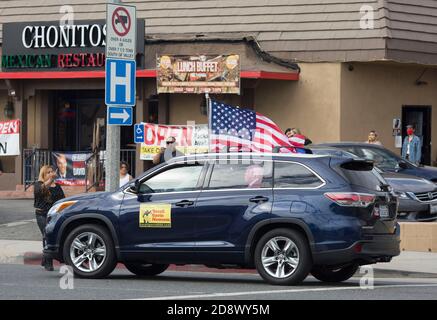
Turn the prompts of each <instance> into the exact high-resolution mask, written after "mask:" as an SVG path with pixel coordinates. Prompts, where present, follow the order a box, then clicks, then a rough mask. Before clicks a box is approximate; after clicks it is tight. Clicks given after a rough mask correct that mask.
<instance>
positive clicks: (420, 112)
mask: <svg viewBox="0 0 437 320" xmlns="http://www.w3.org/2000/svg"><path fill="white" fill-rule="evenodd" d="M409 124H410V125H413V126H415V128H416V135H417V136H418V137H419V138H420V141H421V143H422V160H421V163H422V164H425V165H430V164H431V106H403V107H402V139H404V138H405V136H406V135H407V128H406V126H407V125H409ZM402 141H403V140H402Z"/></svg>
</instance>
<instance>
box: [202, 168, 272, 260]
mask: <svg viewBox="0 0 437 320" xmlns="http://www.w3.org/2000/svg"><path fill="white" fill-rule="evenodd" d="M271 168H272V162H264V163H263V162H262V163H254V162H251V161H245V163H242V162H241V161H238V160H231V161H219V162H216V163H214V164H210V167H209V170H208V173H207V175H206V178H205V184H204V188H203V190H202V192H201V193H200V195H199V197H198V199H197V207H198V209H199V210H200V211H199V215H198V217H197V219H196V221H195V226H196V235H197V252H198V254H199V255H200V256H202V255H203V257H204V258H205V259H206V260H208V259H210V258H211V259H213V260H214V259H216V257H215V256H211V255H209V254H210V253H211V252H220V253H221V259H220V260H221V261H226V262H229V263H231V262H238V260H239V259H240V258H242V255H240V254H239V253H241V252H243V251H244V248H245V245H246V238H247V235H248V233H249V232H250V230H251V226H253V225H254V224H255V223H256V222H258V221H260V220H262V219H266V218H268V216H269V215H270V213H271V206H272V196H273V195H272V182H271V181H272V177H271V175H272V169H271Z"/></svg>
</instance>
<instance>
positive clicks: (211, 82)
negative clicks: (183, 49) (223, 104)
mask: <svg viewBox="0 0 437 320" xmlns="http://www.w3.org/2000/svg"><path fill="white" fill-rule="evenodd" d="M156 60H157V68H156V70H157V77H156V79H157V87H158V93H233V94H240V57H239V56H238V55H236V54H230V55H217V56H204V55H200V56H179V55H178V56H170V55H161V56H158V57H157V59H156Z"/></svg>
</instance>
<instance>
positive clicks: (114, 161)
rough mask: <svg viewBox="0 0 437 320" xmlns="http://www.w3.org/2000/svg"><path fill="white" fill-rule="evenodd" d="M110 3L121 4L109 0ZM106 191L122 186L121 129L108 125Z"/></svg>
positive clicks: (118, 1)
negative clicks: (120, 166)
mask: <svg viewBox="0 0 437 320" xmlns="http://www.w3.org/2000/svg"><path fill="white" fill-rule="evenodd" d="M108 3H116V4H119V3H121V1H120V0H109V1H108ZM105 163H106V165H105V191H111V192H113V191H115V190H117V189H118V188H119V186H120V168H119V165H120V127H119V126H109V125H106V156H105Z"/></svg>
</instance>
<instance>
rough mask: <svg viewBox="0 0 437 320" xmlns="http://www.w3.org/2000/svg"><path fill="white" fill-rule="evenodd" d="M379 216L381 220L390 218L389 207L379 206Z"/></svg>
mask: <svg viewBox="0 0 437 320" xmlns="http://www.w3.org/2000/svg"><path fill="white" fill-rule="evenodd" d="M379 216H380V217H381V218H388V217H389V216H390V214H389V210H388V206H379Z"/></svg>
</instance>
